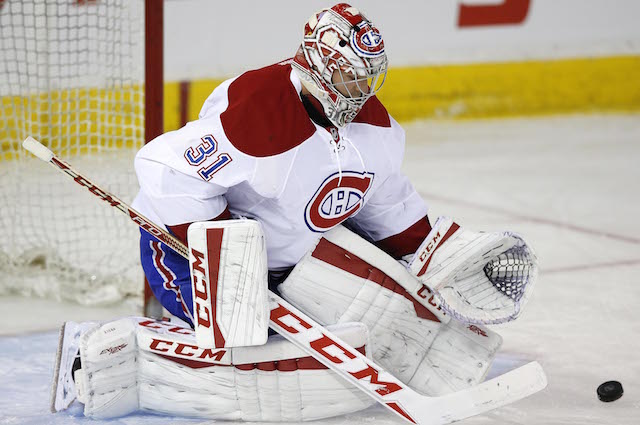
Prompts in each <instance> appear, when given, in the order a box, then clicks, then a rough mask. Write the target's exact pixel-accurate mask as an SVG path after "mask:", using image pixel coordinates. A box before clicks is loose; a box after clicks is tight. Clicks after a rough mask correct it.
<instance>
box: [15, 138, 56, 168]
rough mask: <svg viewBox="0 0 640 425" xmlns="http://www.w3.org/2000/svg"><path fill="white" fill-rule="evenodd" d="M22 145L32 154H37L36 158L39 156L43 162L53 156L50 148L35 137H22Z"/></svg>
mask: <svg viewBox="0 0 640 425" xmlns="http://www.w3.org/2000/svg"><path fill="white" fill-rule="evenodd" d="M22 147H23V148H25V149H26V150H28V151H29V152H31V153H32V154H34V155H35V156H37V157H38V158H40V159H41V160H43V161H44V162H49V161H51V158H53V157H54V156H55V155H54V154H53V152H51V149H49V148H48V147H46V146H45V145H43V144H42V143H40V142H38V141H37V140H36V139H34V138H33V137H31V136H29V137H27V138H26V139H24V142H22Z"/></svg>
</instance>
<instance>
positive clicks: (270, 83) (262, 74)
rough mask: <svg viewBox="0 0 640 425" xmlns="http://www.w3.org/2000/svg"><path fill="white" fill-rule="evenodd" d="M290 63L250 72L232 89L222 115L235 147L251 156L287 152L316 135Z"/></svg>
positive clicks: (239, 79)
mask: <svg viewBox="0 0 640 425" xmlns="http://www.w3.org/2000/svg"><path fill="white" fill-rule="evenodd" d="M291 71H292V69H291V66H290V65H289V64H288V63H286V64H283V65H280V64H275V65H271V66H267V67H265V68H261V69H256V70H253V71H248V72H245V73H244V74H242V75H241V76H239V77H238V78H236V79H235V80H234V81H233V82H232V83H231V84H230V85H229V89H228V93H227V96H228V98H229V106H228V107H227V109H226V110H225V111H224V112H223V113H222V114H221V115H220V120H221V122H222V127H223V128H224V132H225V134H226V136H227V138H228V139H229V141H230V142H231V143H232V144H233V146H234V147H235V148H236V149H238V150H240V151H241V152H243V153H246V154H247V155H251V156H257V157H265V156H271V155H278V154H280V153H283V152H286V151H288V150H290V149H292V148H294V147H296V146H298V145H299V144H301V143H302V142H304V141H305V140H307V139H308V138H309V137H311V136H312V135H313V133H314V132H315V131H316V128H315V126H314V125H313V123H312V122H311V120H310V119H309V115H308V114H307V112H306V110H305V109H304V106H303V105H302V102H301V101H300V98H299V97H298V93H297V91H296V88H295V87H294V85H293V84H292V83H291V80H290V78H289V76H290V73H291Z"/></svg>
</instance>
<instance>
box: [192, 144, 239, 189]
mask: <svg viewBox="0 0 640 425" xmlns="http://www.w3.org/2000/svg"><path fill="white" fill-rule="evenodd" d="M200 140H202V143H200V144H198V145H197V146H196V147H193V146H191V147H189V148H188V149H187V150H186V151H184V157H185V159H186V160H187V162H188V163H189V165H193V166H194V167H196V166H198V165H200V164H202V163H203V162H205V161H206V160H207V158H209V157H210V156H213V155H214V154H215V153H216V152H217V151H218V142H217V141H216V139H214V138H213V136H212V135H211V134H207V135H206V136H204V137H203V138H202V139H200ZM230 162H231V156H229V154H226V153H221V154H219V155H218V157H217V158H216V160H215V161H214V162H213V163H212V164H209V165H207V166H206V167H202V168H200V169H199V170H198V175H199V176H200V177H202V178H203V179H204V180H205V181H209V180H211V177H213V175H214V174H215V173H217V172H218V171H220V169H221V168H222V167H224V166H225V165H227V164H228V163H230Z"/></svg>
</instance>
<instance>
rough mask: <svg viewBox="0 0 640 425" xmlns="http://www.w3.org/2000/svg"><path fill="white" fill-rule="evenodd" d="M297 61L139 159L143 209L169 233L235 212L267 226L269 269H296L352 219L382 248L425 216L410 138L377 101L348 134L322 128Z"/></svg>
mask: <svg viewBox="0 0 640 425" xmlns="http://www.w3.org/2000/svg"><path fill="white" fill-rule="evenodd" d="M300 90H301V84H300V81H299V79H298V77H297V76H296V73H295V72H292V69H291V65H290V63H289V62H288V61H285V62H283V63H280V64H276V65H272V66H269V67H266V68H262V69H259V70H255V71H250V72H247V73H245V74H242V75H241V76H239V77H237V78H235V79H232V80H229V81H226V82H225V83H223V84H221V85H220V86H219V87H218V88H216V90H215V91H214V92H213V93H212V94H211V96H210V97H209V98H208V99H207V101H206V102H205V104H204V106H203V108H202V110H201V112H200V119H198V120H197V121H193V122H191V123H189V124H187V125H186V126H185V127H184V128H182V129H180V130H177V131H173V132H169V133H166V134H164V135H162V136H160V137H158V138H156V139H155V140H154V141H152V142H151V143H149V144H148V145H146V146H145V147H144V148H143V149H141V150H140V152H139V154H138V155H137V157H136V162H135V167H136V172H137V174H138V179H139V182H140V186H141V190H140V193H139V195H138V197H137V198H136V200H135V203H134V208H136V209H137V210H139V211H140V212H141V213H143V214H144V215H146V216H147V217H149V218H151V219H152V220H153V221H155V222H156V223H158V224H161V225H164V226H177V225H181V224H185V223H191V222H195V221H206V220H210V219H213V218H215V217H217V216H219V215H220V214H221V213H223V212H224V211H225V210H226V209H227V208H228V210H229V211H230V212H231V214H232V215H233V216H235V217H247V218H253V219H256V220H257V221H259V222H260V223H261V225H262V227H263V229H264V232H265V236H266V243H267V252H268V262H269V264H268V266H269V269H270V270H273V269H280V268H285V267H290V266H293V265H295V264H296V263H297V262H298V261H299V260H300V259H301V258H302V257H303V256H304V254H305V253H306V252H308V251H309V250H310V249H311V248H312V247H313V246H314V245H315V244H316V243H317V241H318V240H319V238H320V237H321V235H322V233H324V232H326V231H328V230H330V229H332V228H334V227H335V226H337V225H338V224H340V223H341V222H343V221H345V220H347V219H351V221H352V222H354V227H357V228H358V229H359V232H360V233H361V234H363V235H364V236H365V237H367V238H368V239H370V240H373V241H377V240H380V239H383V238H387V237H389V236H392V235H396V234H398V233H401V232H402V231H403V230H405V229H407V228H408V227H409V226H411V225H412V224H414V223H416V222H417V221H418V220H420V219H421V218H423V217H425V215H426V212H427V206H426V204H425V203H424V201H423V200H422V199H421V198H420V196H419V195H418V194H417V193H416V191H415V190H414V188H413V187H412V185H411V184H410V182H409V181H408V179H407V178H406V177H405V176H404V175H403V174H402V173H401V172H400V166H401V163H402V157H403V154H404V131H403V130H402V128H401V127H400V126H399V125H398V123H396V122H395V121H394V120H393V119H392V118H391V117H390V116H389V114H388V113H387V111H386V110H385V108H384V107H383V106H382V104H381V103H380V102H379V101H378V100H377V99H376V98H375V97H374V98H371V99H369V101H368V102H367V103H366V105H365V107H364V108H363V109H362V111H361V112H360V114H359V115H358V117H356V119H355V120H354V122H352V123H350V124H348V125H346V126H345V127H343V128H340V129H336V128H329V129H327V128H324V127H322V126H320V125H318V124H316V123H314V122H313V121H312V120H311V119H310V118H309V115H308V113H307V111H306V110H305V108H304V106H303V103H302V102H301V98H300V94H299V93H300Z"/></svg>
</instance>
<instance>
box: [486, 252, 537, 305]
mask: <svg viewBox="0 0 640 425" xmlns="http://www.w3.org/2000/svg"><path fill="white" fill-rule="evenodd" d="M534 269H535V265H534V262H533V259H532V257H531V254H530V253H529V250H528V249H527V247H526V246H514V247H512V248H510V249H508V250H507V251H505V252H503V253H502V254H500V255H499V256H498V257H497V258H496V259H495V260H493V261H490V262H489V263H487V264H486V265H485V266H484V274H485V275H486V276H487V278H488V279H489V281H490V282H491V283H492V284H493V286H495V287H496V288H497V289H498V290H499V291H500V292H502V293H503V294H504V295H506V296H507V297H509V298H511V299H512V300H514V301H516V302H519V301H520V300H521V299H522V296H523V295H524V288H525V286H526V285H527V284H528V283H529V281H530V280H531V277H532V274H533V272H534Z"/></svg>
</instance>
